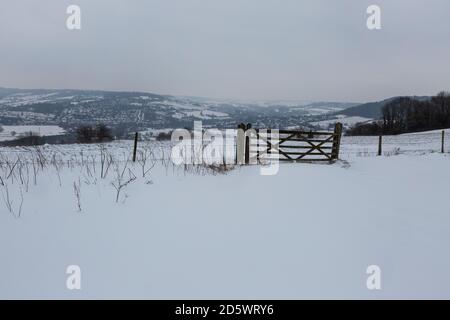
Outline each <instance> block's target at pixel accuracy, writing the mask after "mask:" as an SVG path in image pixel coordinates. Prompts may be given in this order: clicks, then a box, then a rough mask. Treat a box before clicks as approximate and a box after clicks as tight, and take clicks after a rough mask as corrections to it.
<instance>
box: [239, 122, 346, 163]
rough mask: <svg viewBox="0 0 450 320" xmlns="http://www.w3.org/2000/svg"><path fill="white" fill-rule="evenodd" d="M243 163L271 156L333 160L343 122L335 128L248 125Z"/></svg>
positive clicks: (300, 160) (266, 158)
mask: <svg viewBox="0 0 450 320" xmlns="http://www.w3.org/2000/svg"><path fill="white" fill-rule="evenodd" d="M245 136H246V143H245V163H247V164H248V163H264V162H268V161H269V160H270V159H274V158H275V159H278V160H279V161H289V162H316V161H325V162H330V163H331V162H334V161H335V160H337V159H338V158H339V147H340V142H341V136H342V124H341V123H336V125H335V128H334V132H323V131H317V132H314V131H300V130H270V129H247V130H246V131H245Z"/></svg>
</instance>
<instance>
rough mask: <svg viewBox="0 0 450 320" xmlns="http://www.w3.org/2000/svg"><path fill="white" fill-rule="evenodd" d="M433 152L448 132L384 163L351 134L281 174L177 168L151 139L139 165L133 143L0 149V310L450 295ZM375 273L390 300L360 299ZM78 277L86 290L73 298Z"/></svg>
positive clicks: (407, 146)
mask: <svg viewBox="0 0 450 320" xmlns="http://www.w3.org/2000/svg"><path fill="white" fill-rule="evenodd" d="M448 134H450V131H449V133H448ZM439 143H440V132H431V133H422V134H414V135H401V136H396V137H385V149H384V150H385V154H384V156H382V157H376V156H375V153H376V148H377V140H376V137H344V138H343V141H342V146H341V147H342V152H341V158H342V160H341V161H338V162H337V163H335V164H333V165H316V164H283V165H281V167H280V170H279V173H278V174H277V175H275V176H261V175H260V174H259V167H258V166H244V167H235V168H233V169H232V170H229V171H227V172H225V173H223V172H218V171H216V170H214V169H210V168H206V167H183V166H179V167H177V166H174V165H172V163H171V162H170V161H169V159H168V154H169V149H168V145H166V144H155V142H149V143H142V144H140V149H139V155H138V160H139V161H138V162H137V163H136V164H133V163H131V162H127V161H126V159H127V158H129V156H130V153H131V143H130V142H129V141H122V142H120V141H119V142H114V143H111V144H105V145H103V146H99V145H55V146H51V145H46V146H43V147H40V148H38V149H33V148H2V149H0V177H1V178H2V180H1V181H3V185H0V190H1V195H2V197H1V198H0V252H1V255H2V263H1V264H0V298H63V299H66V298H182V299H196V298H203V299H215V298H233V299H244V298H247V299H270V298H286V299H293V298H362V299H369V298H375V299H378V298H447V299H448V298H450V274H449V272H448V270H449V269H450V258H449V256H448V254H447V251H448V247H449V246H450V215H449V214H448V207H449V205H448V197H447V194H448V186H449V181H450V170H448V168H449V164H450V154H449V153H445V154H440V153H438V151H439V147H440V146H439ZM446 149H447V150H450V139H448V141H447V142H446ZM17 159H20V162H18V160H17ZM108 159H109V160H108ZM144 159H147V161H144ZM102 163H103V169H102ZM14 164H15V169H12V168H13V166H14ZM27 164H28V165H27ZM108 164H109V165H108ZM27 170H28V171H27ZM146 170H149V171H148V172H147V173H146ZM11 172H12V174H11ZM121 175H122V176H121ZM144 175H145V177H143V176H144ZM128 180H132V181H131V182H130V183H129V184H127V185H126V186H125V187H124V188H123V189H122V190H121V192H120V194H119V197H118V201H117V202H116V197H117V190H116V188H115V187H114V185H116V186H117V184H118V183H122V184H123V183H125V182H126V181H128ZM8 203H9V205H10V207H9V208H8ZM430 203H432V204H433V205H432V206H430V205H429V204H430ZM10 209H11V210H10ZM373 264H375V265H378V266H380V268H381V270H382V290H380V291H369V290H368V289H367V288H366V279H367V274H366V268H367V266H369V265H373ZM69 265H78V266H80V268H81V270H82V289H81V290H79V291H77V290H74V291H70V290H67V288H66V278H67V275H66V268H67V266H69Z"/></svg>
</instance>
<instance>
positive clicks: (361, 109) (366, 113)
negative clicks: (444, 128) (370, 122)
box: [336, 96, 431, 119]
mask: <svg viewBox="0 0 450 320" xmlns="http://www.w3.org/2000/svg"><path fill="white" fill-rule="evenodd" d="M396 98H399V97H392V98H389V99H385V100H381V101H376V102H368V103H363V104H360V105H357V106H354V107H350V108H347V109H344V110H341V111H338V112H336V114H338V115H339V114H341V115H346V116H349V117H354V116H358V117H364V118H372V119H379V118H381V116H382V109H383V107H384V106H385V105H386V104H387V103H388V102H390V101H392V100H394V99H396ZM411 98H413V99H416V100H420V101H424V100H429V99H431V97H429V96H412V97H411Z"/></svg>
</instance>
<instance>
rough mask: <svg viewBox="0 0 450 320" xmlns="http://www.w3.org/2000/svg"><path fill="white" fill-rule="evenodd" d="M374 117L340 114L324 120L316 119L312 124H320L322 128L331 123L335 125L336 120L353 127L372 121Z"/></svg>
mask: <svg viewBox="0 0 450 320" xmlns="http://www.w3.org/2000/svg"><path fill="white" fill-rule="evenodd" d="M372 120H373V119H370V118H365V117H360V116H350V117H347V116H338V117H337V118H336V119H330V120H322V121H315V122H311V124H313V125H316V126H319V127H321V128H325V129H326V128H328V127H329V126H330V125H334V124H335V123H336V122H340V123H342V124H343V125H344V127H347V128H348V127H351V126H353V125H355V124H357V123H363V122H368V121H372Z"/></svg>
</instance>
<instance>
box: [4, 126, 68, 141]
mask: <svg viewBox="0 0 450 320" xmlns="http://www.w3.org/2000/svg"><path fill="white" fill-rule="evenodd" d="M2 128H3V131H2V132H0V141H8V140H15V139H17V138H19V137H20V136H21V135H23V134H27V133H30V132H33V133H36V134H38V135H39V136H57V135H61V134H64V133H65V132H66V131H65V130H64V129H63V128H61V127H60V126H2ZM14 133H15V134H14Z"/></svg>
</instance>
